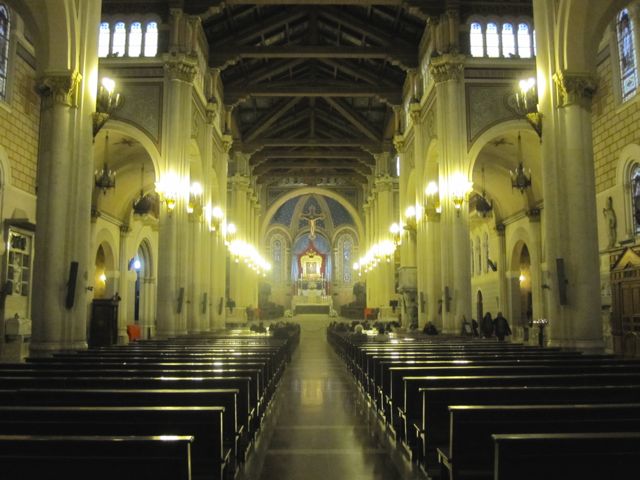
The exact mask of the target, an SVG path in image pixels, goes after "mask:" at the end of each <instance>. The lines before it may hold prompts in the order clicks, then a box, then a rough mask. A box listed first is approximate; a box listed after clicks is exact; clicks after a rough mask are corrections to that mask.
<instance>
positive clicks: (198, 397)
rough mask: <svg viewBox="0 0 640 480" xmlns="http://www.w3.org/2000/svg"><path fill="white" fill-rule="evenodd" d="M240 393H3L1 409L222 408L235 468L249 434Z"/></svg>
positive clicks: (27, 390) (64, 390)
mask: <svg viewBox="0 0 640 480" xmlns="http://www.w3.org/2000/svg"><path fill="white" fill-rule="evenodd" d="M237 400H238V390H237V389H199V390H196V389H194V390H169V389H146V390H141V389H89V388H83V389H77V388H76V389H72V388H59V389H53V388H25V389H20V390H4V389H0V405H5V406H10V405H13V406H84V407H94V406H99V407H109V406H114V407H115V406H119V407H133V406H136V407H178V406H189V407H223V408H224V415H223V441H224V444H225V446H227V447H229V448H231V449H232V452H233V459H234V462H235V464H236V465H238V464H241V463H243V462H244V460H245V455H246V450H247V448H248V442H249V439H248V436H247V435H248V433H247V432H246V431H245V427H244V426H242V425H239V424H238V406H237Z"/></svg>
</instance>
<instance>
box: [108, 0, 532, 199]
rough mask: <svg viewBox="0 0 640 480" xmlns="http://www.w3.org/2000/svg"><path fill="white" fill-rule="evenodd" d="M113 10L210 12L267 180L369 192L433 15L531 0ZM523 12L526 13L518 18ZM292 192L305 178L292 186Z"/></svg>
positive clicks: (199, 4)
mask: <svg viewBox="0 0 640 480" xmlns="http://www.w3.org/2000/svg"><path fill="white" fill-rule="evenodd" d="M105 4H106V5H107V6H108V9H107V10H114V11H115V10H122V11H125V10H131V9H135V8H136V6H137V8H138V10H139V9H140V8H141V7H144V9H146V10H150V9H156V11H158V12H159V11H168V8H173V7H178V8H182V9H183V10H184V11H185V12H186V13H188V14H192V15H199V16H200V17H201V18H202V26H203V29H204V31H205V35H206V37H207V39H208V41H209V44H210V46H211V52H210V58H209V65H210V66H211V67H212V68H216V69H219V70H220V76H221V80H222V84H223V85H224V102H225V104H226V105H227V106H228V107H233V110H232V111H233V113H232V115H233V119H232V125H231V127H232V134H233V136H234V147H233V148H234V150H236V151H241V152H244V153H246V154H250V155H251V165H252V167H253V169H254V170H253V172H254V174H256V175H257V176H258V181H259V182H260V183H263V184H267V185H269V184H271V183H275V182H280V183H282V182H281V181H282V179H283V178H294V177H295V178H307V179H309V181H310V183H316V184H317V183H318V178H319V177H322V178H323V179H324V180H326V179H327V178H328V177H335V178H340V179H341V180H340V182H341V183H342V184H345V183H346V184H351V185H352V186H357V185H359V184H361V183H362V182H364V181H365V178H366V175H368V174H370V173H371V171H372V170H371V169H372V166H373V163H374V160H373V154H375V153H377V152H382V151H389V150H390V149H391V148H392V147H391V140H392V137H393V135H394V133H395V132H394V125H395V119H394V113H393V108H394V106H400V105H401V104H402V94H403V88H404V86H405V79H406V77H407V72H408V71H409V70H412V69H415V68H417V67H418V46H419V45H420V42H421V39H422V37H423V35H424V33H425V28H426V20H427V18H428V17H429V16H435V15H439V14H441V13H443V11H444V10H445V8H447V7H449V8H451V7H453V8H459V11H460V12H461V16H463V17H464V16H465V15H468V14H469V13H470V11H471V9H473V10H474V11H475V12H478V13H482V12H481V10H482V9H483V8H488V9H489V11H491V12H493V13H500V11H501V9H505V8H508V9H510V10H511V11H517V9H518V8H520V7H525V6H526V8H530V4H531V3H530V0H510V1H506V0H484V1H482V2H478V1H476V0H455V1H454V0H377V1H375V5H373V4H370V2H368V1H365V0H348V1H346V2H344V1H343V2H337V1H334V0H315V1H314V2H313V4H308V3H307V2H302V1H298V2H295V1H291V0H271V1H268V0H254V1H253V2H251V3H249V2H248V1H247V0H225V1H224V2H223V1H221V0H171V1H164V2H163V1H161V0H146V1H144V0H138V1H136V0H127V1H124V0H105ZM514 8H515V9H516V10H514ZM290 183H291V184H292V185H293V184H296V183H297V182H293V181H292V182H290Z"/></svg>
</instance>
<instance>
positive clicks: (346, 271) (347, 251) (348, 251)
mask: <svg viewBox="0 0 640 480" xmlns="http://www.w3.org/2000/svg"><path fill="white" fill-rule="evenodd" d="M352 258H353V242H352V241H351V238H348V237H347V238H345V240H344V242H343V244H342V281H343V282H344V283H345V284H349V283H351V281H352V279H353V277H352V270H353V269H352V268H351V265H352V263H353V262H352V261H351V259H352Z"/></svg>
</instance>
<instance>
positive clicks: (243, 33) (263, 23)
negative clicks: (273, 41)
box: [204, 7, 307, 48]
mask: <svg viewBox="0 0 640 480" xmlns="http://www.w3.org/2000/svg"><path fill="white" fill-rule="evenodd" d="M306 14H307V12H306V10H305V9H302V8H299V7H298V8H292V9H287V10H285V11H284V12H281V13H278V14H276V15H272V16H269V17H266V18H262V19H261V20H260V22H259V23H255V22H254V23H251V24H250V25H248V26H247V27H245V28H242V29H241V30H240V31H238V32H234V34H233V35H231V36H229V37H227V38H225V39H224V41H223V42H222V43H221V44H219V45H221V46H222V45H244V44H246V43H248V42H249V41H251V40H252V39H258V38H260V37H261V36H262V35H266V34H267V33H269V32H273V31H275V30H278V29H279V28H280V27H283V26H285V25H286V24H288V23H291V22H295V21H296V20H299V19H300V18H302V17H304V16H305V15H306ZM204 30H205V32H206V30H207V27H206V25H205V26H204ZM216 48H217V47H216Z"/></svg>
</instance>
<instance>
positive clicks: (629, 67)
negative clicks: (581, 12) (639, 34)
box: [616, 8, 638, 102]
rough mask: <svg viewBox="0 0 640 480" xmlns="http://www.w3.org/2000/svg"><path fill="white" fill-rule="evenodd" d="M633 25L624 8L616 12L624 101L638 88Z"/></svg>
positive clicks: (621, 85) (633, 94)
mask: <svg viewBox="0 0 640 480" xmlns="http://www.w3.org/2000/svg"><path fill="white" fill-rule="evenodd" d="M634 30H635V25H634V22H633V19H632V18H631V16H630V15H629V11H628V10H627V9H626V8H625V9H623V10H622V11H620V13H618V16H617V19H616V37H617V41H618V58H619V64H620V87H621V91H622V101H623V102H626V101H627V100H629V99H631V98H632V97H634V96H635V94H636V92H637V90H638V71H637V67H636V47H635V42H634Z"/></svg>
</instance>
